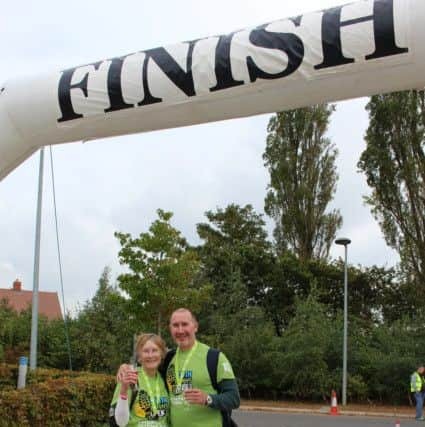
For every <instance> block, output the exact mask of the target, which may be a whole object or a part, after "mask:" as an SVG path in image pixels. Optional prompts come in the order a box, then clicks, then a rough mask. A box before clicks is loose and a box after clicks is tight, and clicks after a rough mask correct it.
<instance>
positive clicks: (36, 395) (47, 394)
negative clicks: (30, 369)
mask: <svg viewBox="0 0 425 427" xmlns="http://www.w3.org/2000/svg"><path fill="white" fill-rule="evenodd" d="M16 371H17V367H11V366H7V365H3V366H0V381H2V384H6V385H7V384H9V388H8V387H6V388H5V389H3V387H2V391H1V392H0V427H27V426H28V427H29V426H31V427H42V426H43V427H57V426H63V427H68V426H69V427H71V426H72V427H75V426H81V427H97V426H99V424H101V423H104V422H106V421H107V418H108V407H109V402H110V400H111V398H112V393H113V389H114V385H115V380H114V378H113V377H112V376H109V375H99V374H90V373H84V372H78V373H77V372H72V373H71V372H64V371H62V372H61V371H58V370H47V369H40V370H37V371H36V372H35V373H34V374H33V373H30V374H29V376H28V386H27V387H26V388H25V389H22V390H15V389H11V387H10V385H12V384H13V385H15V384H16V382H15V378H14V377H15V375H16ZM7 375H8V377H7ZM5 378H9V382H8V381H7V380H5Z"/></svg>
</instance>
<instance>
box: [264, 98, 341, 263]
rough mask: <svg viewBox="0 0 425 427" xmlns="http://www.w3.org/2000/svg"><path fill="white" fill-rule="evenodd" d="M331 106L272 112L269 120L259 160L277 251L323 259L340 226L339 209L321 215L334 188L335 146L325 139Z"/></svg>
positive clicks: (267, 210)
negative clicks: (263, 169)
mask: <svg viewBox="0 0 425 427" xmlns="http://www.w3.org/2000/svg"><path fill="white" fill-rule="evenodd" d="M334 109H335V108H334V106H331V105H315V106H312V107H307V108H302V109H298V110H291V111H286V112H282V113H277V114H276V115H275V116H273V117H272V118H271V119H270V122H269V125H268V128H267V131H268V136H267V146H266V150H265V153H264V155H263V159H264V162H265V166H266V167H267V169H268V171H269V173H270V183H269V185H268V193H267V196H266V199H265V211H266V213H267V214H268V215H269V216H270V217H271V218H273V220H274V221H275V230H274V237H275V240H276V245H277V248H278V251H279V252H280V253H282V252H284V251H285V250H287V249H292V250H293V251H294V252H295V253H296V255H297V256H298V257H299V258H301V259H303V260H304V259H305V260H308V259H311V258H327V257H328V255H329V249H330V246H331V244H332V241H333V239H334V237H335V234H336V232H337V230H338V229H339V228H340V226H341V224H342V217H341V215H340V213H339V211H338V210H333V211H331V212H328V213H326V210H327V208H328V205H329V202H331V201H332V199H333V196H334V193H335V191H336V183H337V179H338V175H337V173H336V167H335V159H336V156H337V150H336V148H335V147H334V145H333V144H332V143H331V141H330V140H329V139H328V138H326V137H325V134H326V132H327V129H328V125H329V119H330V116H331V114H332V112H333V111H334Z"/></svg>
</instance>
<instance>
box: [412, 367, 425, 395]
mask: <svg viewBox="0 0 425 427" xmlns="http://www.w3.org/2000/svg"><path fill="white" fill-rule="evenodd" d="M422 385H423V378H422V375H419V373H418V372H413V374H412V376H411V377H410V391H411V392H412V393H415V392H416V391H422Z"/></svg>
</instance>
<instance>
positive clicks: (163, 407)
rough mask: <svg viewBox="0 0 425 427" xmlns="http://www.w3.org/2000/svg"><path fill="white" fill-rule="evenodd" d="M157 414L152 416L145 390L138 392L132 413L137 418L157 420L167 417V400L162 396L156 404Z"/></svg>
mask: <svg viewBox="0 0 425 427" xmlns="http://www.w3.org/2000/svg"><path fill="white" fill-rule="evenodd" d="M157 406H158V413H157V414H153V411H152V405H151V402H150V399H149V395H148V393H147V392H146V391H145V390H139V393H138V395H137V399H136V402H135V403H134V413H135V415H136V416H137V417H138V418H144V419H148V420H157V419H159V418H162V417H165V416H166V415H167V407H168V398H167V397H165V396H163V397H161V398H160V399H159V402H157Z"/></svg>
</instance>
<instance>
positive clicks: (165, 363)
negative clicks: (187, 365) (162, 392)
mask: <svg viewBox="0 0 425 427" xmlns="http://www.w3.org/2000/svg"><path fill="white" fill-rule="evenodd" d="M175 354H176V349H175V348H174V349H172V350H169V351H168V352H167V354H166V355H165V358H164V361H163V362H162V364H161V366H160V367H159V373H160V374H161V376H162V379H163V380H164V382H165V384H167V369H168V367H169V366H170V363H171V361H172V360H173V357H174V356H175Z"/></svg>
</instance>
